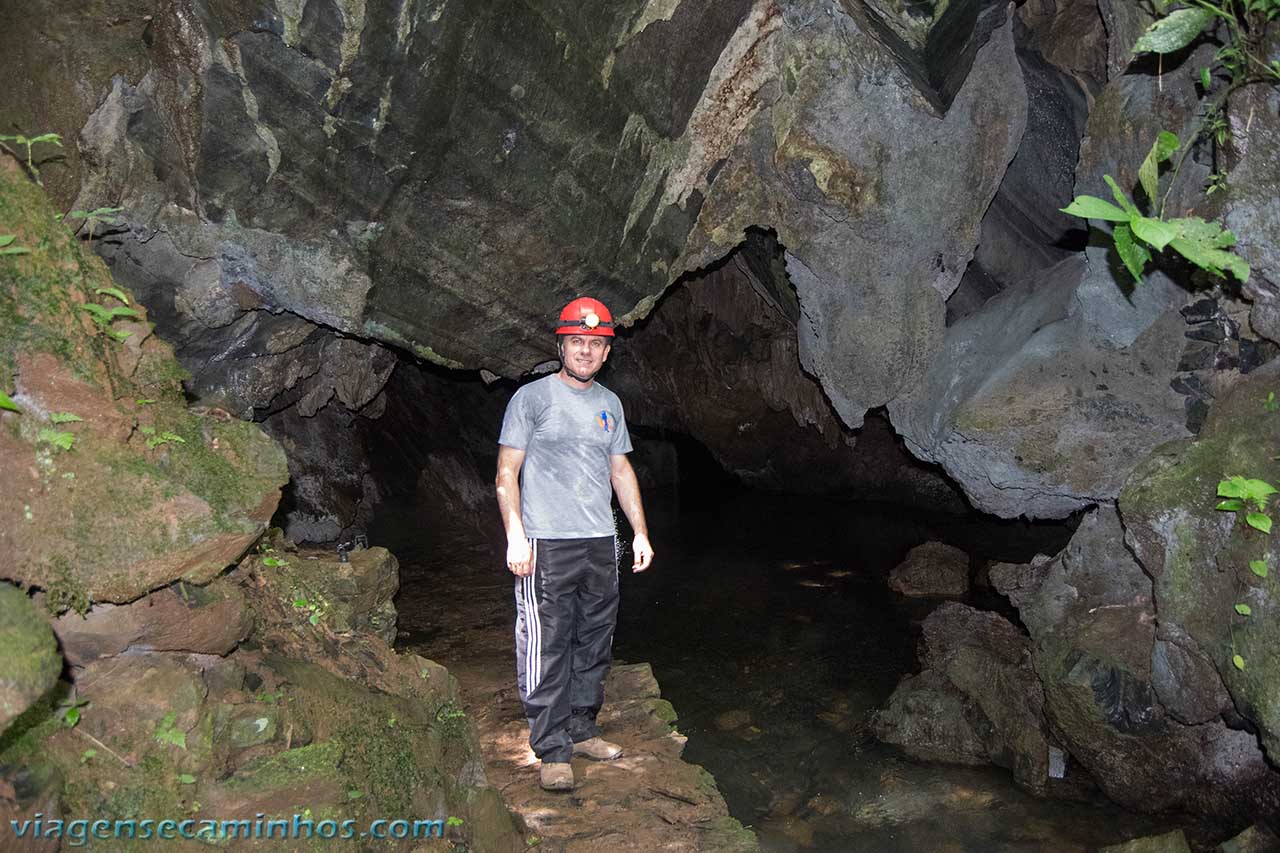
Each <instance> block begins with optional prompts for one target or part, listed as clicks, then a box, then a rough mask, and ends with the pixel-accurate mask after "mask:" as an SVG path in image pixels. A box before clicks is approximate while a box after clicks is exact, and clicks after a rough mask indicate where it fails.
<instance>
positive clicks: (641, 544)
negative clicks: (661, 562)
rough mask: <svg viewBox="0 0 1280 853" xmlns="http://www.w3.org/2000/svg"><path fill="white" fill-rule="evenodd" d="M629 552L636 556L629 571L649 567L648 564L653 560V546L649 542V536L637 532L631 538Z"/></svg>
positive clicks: (640, 570) (642, 569) (638, 570)
mask: <svg viewBox="0 0 1280 853" xmlns="http://www.w3.org/2000/svg"><path fill="white" fill-rule="evenodd" d="M631 553H632V554H634V555H635V558H636V559H635V562H634V563H632V564H631V571H633V572H643V571H644V570H645V569H647V568H649V564H650V563H652V562H653V546H652V545H650V544H649V537H648V536H646V535H645V534H643V533H637V534H636V535H635V536H634V537H633V538H632V540H631Z"/></svg>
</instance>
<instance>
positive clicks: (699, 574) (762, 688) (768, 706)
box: [371, 489, 1171, 853]
mask: <svg viewBox="0 0 1280 853" xmlns="http://www.w3.org/2000/svg"><path fill="white" fill-rule="evenodd" d="M645 500H646V509H647V510H648V515H649V520H650V528H651V535H652V539H653V543H654V547H655V549H656V550H657V551H658V555H659V556H658V560H657V562H656V563H655V565H654V567H653V568H652V569H651V570H650V571H648V572H646V573H643V574H638V575H637V574H632V573H631V572H630V571H629V569H628V565H629V561H630V554H629V553H627V552H624V553H623V565H622V570H621V580H622V605H621V610H620V616H619V624H618V632H617V635H616V637H615V641H614V654H615V657H616V658H617V659H618V660H621V661H648V662H650V663H651V664H652V665H653V669H654V672H655V674H656V675H657V678H658V682H659V684H660V685H661V687H662V692H663V695H664V697H665V698H667V699H669V700H670V701H671V702H672V703H673V705H674V706H675V708H676V710H677V712H678V713H679V715H680V719H679V722H678V723H677V726H678V728H679V730H680V731H681V732H682V733H684V734H685V735H688V737H689V742H688V745H687V747H686V749H685V758H686V760H688V761H691V762H694V763H697V764H702V765H703V766H705V767H706V768H707V769H708V770H710V771H711V772H712V774H713V775H714V776H715V778H716V780H717V782H718V783H719V787H720V790H721V791H722V792H723V794H724V797H725V800H726V801H727V803H728V805H729V808H730V811H731V813H732V814H733V816H734V817H736V818H738V819H739V820H740V821H742V822H743V823H744V824H746V825H748V826H750V827H752V828H753V829H754V830H755V831H756V832H757V833H758V834H759V836H760V838H761V846H762V848H763V849H764V850H765V851H769V853H780V852H781V851H797V850H805V851H809V850H812V851H840V853H845V851H885V852H886V853H896V851H904V853H905V851H911V852H912V853H917V851H957V853H958V851H974V853H977V851H983V853H986V851H1032V850H1035V851H1040V850H1053V851H1073V850H1080V851H1085V850H1095V849H1097V848H1098V847H1100V846H1102V845H1105V844H1113V843H1117V842H1120V841H1124V840H1127V839H1130V838H1134V837H1138V836H1143V835H1150V834H1154V833H1157V832H1160V831H1165V830H1167V829H1169V828H1171V823H1170V822H1169V821H1168V820H1161V819H1154V818H1151V817H1148V816H1143V815H1137V814H1133V813H1128V812H1125V811H1123V810H1121V809H1120V808H1118V807H1116V806H1114V805H1111V804H1109V803H1108V802H1107V801H1105V800H1104V799H1103V798H1101V797H1100V796H1093V797H1092V798H1091V799H1089V800H1086V801H1078V802H1077V801H1071V802H1068V801H1061V800H1058V801H1055V800H1041V799H1037V798H1035V797H1033V796H1031V795H1029V794H1026V793H1024V792H1022V791H1020V790H1019V789H1018V788H1016V787H1015V786H1014V784H1013V780H1012V775H1011V774H1010V773H1009V772H1008V771H1006V770H1002V769H1000V768H995V767H980V768H972V767H957V766H949V765H938V764H924V763H920V762H915V761H912V760H909V759H907V758H905V757H903V756H902V755H901V754H900V753H898V752H897V751H896V750H894V749H893V748H892V747H888V746H885V745H883V744H880V743H878V742H877V741H875V740H874V738H872V737H871V735H870V734H869V732H868V723H869V719H870V715H871V713H872V712H873V711H874V710H875V709H876V708H878V707H880V706H881V705H883V704H884V702H885V700H886V699H887V698H888V697H889V695H890V693H892V692H893V689H894V687H895V686H896V685H897V683H898V681H899V680H900V679H901V677H902V676H903V675H905V674H907V673H910V672H914V671H917V669H918V665H917V663H916V657H915V647H916V643H917V641H918V639H919V636H920V625H921V623H922V622H923V620H924V618H925V617H926V616H927V615H928V613H929V612H930V611H931V610H932V609H933V608H934V607H936V606H937V605H938V604H939V603H940V600H921V599H908V598H904V597H902V596H898V595H896V594H894V593H892V592H890V590H889V589H888V587H887V585H886V579H887V576H888V573H889V571H890V569H892V568H893V567H894V566H895V565H897V564H898V563H899V562H900V561H901V559H902V558H903V556H904V555H905V554H906V552H907V551H908V550H909V549H910V548H911V547H913V546H915V545H918V544H921V543H923V542H926V541H930V540H940V541H944V542H948V543H950V544H952V545H955V546H957V547H960V548H963V549H964V550H966V551H967V552H969V553H970V554H971V555H972V556H973V558H974V565H975V566H978V565H980V564H981V563H982V562H983V561H985V560H989V559H995V560H1007V561H1019V562H1022V561H1029V560H1030V559H1031V557H1033V556H1034V555H1035V554H1036V553H1037V552H1044V553H1055V552H1056V551H1058V550H1060V549H1061V547H1062V546H1063V545H1064V544H1065V543H1066V541H1067V539H1068V538H1069V536H1070V529H1069V528H1068V526H1066V525H1061V524H1053V525H1030V524H1026V523H1017V522H998V521H993V520H984V519H979V518H975V517H971V518H957V517H954V516H946V515H935V514H929V513H924V512H916V511H912V510H909V509H904V508H902V507H894V506H888V505H879V504H865V503H864V504H858V503H839V502H834V501H826V500H820V499H805V498H797V497H794V496H779V495H771V494H768V493H761V492H752V491H746V490H741V489H727V490H723V491H713V492H706V493H702V494H699V495H697V496H696V497H690V495H689V493H687V492H686V493H684V494H679V493H676V492H674V491H670V492H655V493H647V494H646V496H645ZM494 527H495V529H494V536H493V538H492V539H491V541H489V542H487V543H480V542H475V541H471V542H465V543H464V542H452V541H446V540H445V539H441V538H439V537H438V536H436V535H435V534H433V533H431V532H430V531H428V530H426V529H424V527H423V526H422V525H421V524H419V523H418V522H417V520H416V519H415V517H414V514H413V513H412V512H411V511H407V512H405V513H404V514H402V515H401V516H400V517H398V518H397V517H395V516H394V515H391V514H388V515H385V516H383V517H382V519H381V520H380V524H379V525H378V526H377V528H375V529H374V530H373V531H371V533H372V536H373V539H374V541H375V542H378V543H379V544H385V545H387V546H389V547H391V548H392V550H393V551H394V552H395V553H396V554H397V556H398V557H399V558H400V562H401V567H402V593H401V598H400V599H399V600H398V605H399V606H400V608H401V627H402V628H403V629H405V634H403V635H402V638H401V641H400V643H401V644H404V645H407V646H409V647H414V648H417V649H419V650H422V649H428V648H429V649H432V650H433V653H437V654H440V655H441V658H440V659H442V660H445V661H446V662H448V661H449V660H452V659H458V660H463V659H467V660H469V659H470V658H471V657H473V656H474V655H475V654H478V651H477V650H478V649H479V648H480V644H476V643H475V642H474V639H468V637H471V636H472V635H471V632H472V631H474V630H475V629H476V628H478V627H480V626H479V625H477V624H476V623H475V620H476V619H477V618H479V619H480V621H481V622H483V623H484V624H485V625H487V626H488V627H487V628H485V630H492V631H494V632H495V637H496V636H497V635H498V634H500V635H501V636H500V637H498V638H497V639H496V643H497V645H495V646H494V650H493V651H492V653H491V654H489V655H488V657H489V658H492V660H487V662H480V661H476V662H475V663H476V666H477V667H478V668H480V669H484V668H485V667H489V668H493V667H497V668H503V667H506V666H507V665H508V664H509V660H508V658H509V654H510V653H509V652H508V650H507V646H506V645H505V644H506V643H508V642H509V637H510V624H511V621H512V618H513V617H512V615H511V614H510V613H509V612H508V608H507V604H508V602H507V601H506V596H507V590H508V588H509V586H510V580H509V576H508V575H507V573H506V572H505V570H503V569H502V557H501V551H500V548H499V546H500V543H501V531H500V530H499V529H498V521H497V519H496V518H495V520H494ZM476 584H479V585H480V587H479V588H478V587H477V586H476ZM480 588H483V589H484V590H485V592H484V595H485V596H488V597H490V598H493V599H494V602H493V609H492V612H488V611H485V613H484V614H481V616H480V617H477V615H476V614H475V613H473V612H471V611H470V610H467V611H466V613H467V614H468V615H466V616H462V615H461V614H459V615H460V618H463V619H465V620H467V624H466V625H465V626H460V625H456V624H454V622H455V621H456V620H453V619H451V618H449V611H450V610H451V608H448V607H444V608H443V609H442V608H441V607H440V606H439V605H440V603H441V602H447V601H449V600H454V601H457V600H458V599H457V597H456V596H462V595H466V597H467V598H468V599H473V598H474V597H475V594H476V593H477V592H478V591H479V589H480ZM468 593H470V594H468ZM967 600H968V602H969V603H971V604H974V605H975V606H978V607H983V608H988V609H996V610H1000V611H1001V612H1003V613H1004V614H1005V615H1006V616H1009V617H1011V618H1014V619H1016V613H1015V612H1014V611H1012V610H1011V609H1010V608H1009V607H1008V604H1007V602H1006V601H1004V599H1002V598H1000V597H999V596H998V595H995V594H994V593H992V592H990V591H989V590H984V589H982V588H978V589H976V590H975V592H974V594H973V595H971V596H970V598H969V599H967ZM419 611H421V612H419ZM459 656H461V657H459ZM464 669H465V667H464Z"/></svg>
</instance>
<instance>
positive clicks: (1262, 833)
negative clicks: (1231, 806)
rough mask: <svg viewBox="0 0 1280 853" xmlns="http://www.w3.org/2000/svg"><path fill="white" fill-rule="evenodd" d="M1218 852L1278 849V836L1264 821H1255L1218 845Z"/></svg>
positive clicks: (1257, 852) (1264, 852) (1250, 852)
mask: <svg viewBox="0 0 1280 853" xmlns="http://www.w3.org/2000/svg"><path fill="white" fill-rule="evenodd" d="M1217 849H1218V851H1219V853H1268V851H1272V850H1280V836H1277V835H1276V834H1275V833H1274V832H1272V831H1271V830H1270V829H1269V828H1268V827H1267V825H1266V824H1265V823H1255V824H1254V825H1253V826H1251V827H1249V828H1248V829H1246V830H1245V831H1244V832H1241V833H1240V834H1239V835H1237V836H1235V837H1234V838H1230V839H1228V840H1226V841H1224V842H1222V843H1221V844H1219V845H1218V848H1217Z"/></svg>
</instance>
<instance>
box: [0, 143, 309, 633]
mask: <svg viewBox="0 0 1280 853" xmlns="http://www.w3.org/2000/svg"><path fill="white" fill-rule="evenodd" d="M0 222H3V223H4V229H5V231H6V232H10V233H13V234H14V235H15V238H16V239H15V241H14V245H15V246H21V247H23V248H26V249H29V250H30V251H29V252H28V253H27V254H20V255H9V256H0V390H3V391H4V392H5V393H7V394H10V396H12V397H13V398H14V400H15V401H16V402H17V404H18V407H19V409H20V410H21V411H20V412H3V413H0V465H2V466H3V467H4V469H5V470H24V471H26V470H31V471H34V472H36V475H35V477H34V478H33V479H32V480H30V482H28V481H27V480H25V479H24V481H23V484H22V487H20V488H15V489H10V490H8V491H7V492H6V493H5V495H4V496H3V497H0V548H2V549H3V550H4V551H5V553H6V557H7V559H6V560H5V561H4V563H3V564H0V576H2V577H6V578H9V579H12V580H16V581H18V582H20V583H22V584H24V585H29V586H35V587H39V588H42V589H44V590H46V591H47V592H48V593H49V595H48V597H47V601H48V602H49V603H50V604H51V606H54V607H55V608H58V609H63V608H67V607H74V608H75V609H77V610H81V611H83V610H84V609H85V608H87V607H88V605H89V604H90V603H91V602H94V601H110V602H115V603H123V602H127V601H131V600H133V599H136V598H138V597H140V596H141V595H143V594H145V593H147V592H149V591H150V590H152V589H156V588H158V587H161V586H163V585H165V584H167V583H169V582H171V581H173V580H176V579H178V578H183V579H186V580H189V581H193V582H195V583H205V582H208V581H209V580H211V579H212V578H213V577H214V576H216V575H217V574H218V573H220V572H221V571H223V570H224V569H225V568H226V567H227V566H228V565H230V564H231V563H233V562H235V561H236V560H237V559H238V558H239V557H240V556H241V555H242V554H243V553H244V552H245V550H246V549H247V548H248V547H249V546H250V545H251V544H252V543H253V541H254V540H255V539H256V537H257V536H258V535H260V534H261V532H262V530H263V529H264V528H265V526H266V523H267V521H268V520H269V518H270V516H271V514H272V513H273V512H274V510H275V506H276V504H277V502H278V501H279V488H280V486H281V485H283V484H284V483H285V482H286V481H287V479H288V472H287V468H286V464H285V457H284V454H283V452H282V451H281V450H280V448H279V447H278V446H277V445H276V444H275V442H273V441H272V440H271V439H270V438H269V437H267V436H266V435H265V434H264V433H263V432H262V431H261V429H259V428H258V427H257V426H256V425H254V424H250V423H245V422H242V421H238V420H235V419H232V418H230V417H229V416H227V415H226V413H223V412H219V411H217V410H212V411H205V412H200V413H197V412H193V411H191V410H189V409H188V407H187V404H186V401H185V398H184V396H183V391H182V386H181V384H180V383H181V379H182V378H183V377H184V376H185V375H186V374H185V371H183V369H182V368H181V366H179V365H178V362H177V360H176V359H175V358H174V356H173V351H172V349H171V348H170V347H169V345H168V344H166V343H164V342H163V341H161V340H160V339H159V338H157V337H155V336H154V335H153V334H152V333H151V326H150V324H149V323H148V322H147V320H146V312H145V310H144V309H143V308H142V307H141V306H139V305H137V304H136V303H134V301H133V300H132V298H131V297H130V296H129V294H128V293H127V292H125V291H123V290H122V289H120V288H118V287H117V286H116V285H115V283H114V282H113V281H112V279H111V276H110V274H109V273H108V272H107V269H106V267H105V266H103V264H102V262H101V261H100V260H99V259H98V258H97V257H95V256H94V255H93V254H92V253H90V252H88V251H86V250H85V248H84V246H83V244H82V243H81V241H79V240H78V239H76V237H75V236H74V235H73V234H72V233H71V231H70V230H69V229H68V228H67V227H66V226H64V225H63V224H62V223H61V222H60V221H59V214H58V212H57V211H56V210H54V208H53V206H52V205H51V204H50V203H49V200H48V198H47V197H46V196H45V195H44V193H43V191H42V190H41V189H40V188H39V187H38V186H36V185H35V184H33V183H31V182H30V181H29V180H27V178H26V177H25V176H23V175H22V174H21V172H20V171H19V170H18V168H17V166H16V164H15V163H13V162H12V161H9V160H7V159H6V160H2V161H0ZM106 311H115V312H124V313H123V314H122V315H121V316H119V317H117V318H116V319H114V320H103V321H102V322H98V321H95V319H94V317H95V316H97V317H102V316H103V312H106ZM126 333H127V337H124V339H123V340H122V341H121V340H117V339H116V337H119V336H121V335H124V334H126ZM113 335H114V336H116V337H113ZM63 413H68V414H70V415H74V416H75V418H76V420H70V421H67V422H63V423H57V422H56V418H55V416H56V415H60V414H63Z"/></svg>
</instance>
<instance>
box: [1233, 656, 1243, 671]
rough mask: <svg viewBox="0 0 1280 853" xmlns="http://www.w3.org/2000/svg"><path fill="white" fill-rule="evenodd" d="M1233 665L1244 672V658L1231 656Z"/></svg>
mask: <svg viewBox="0 0 1280 853" xmlns="http://www.w3.org/2000/svg"><path fill="white" fill-rule="evenodd" d="M1231 665H1232V666H1234V667H1235V668H1236V669H1238V670H1240V671H1241V672H1244V658H1242V657H1240V655H1232V656H1231Z"/></svg>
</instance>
